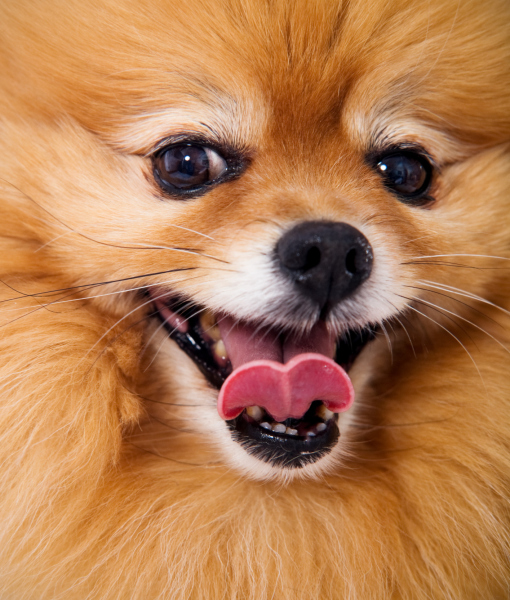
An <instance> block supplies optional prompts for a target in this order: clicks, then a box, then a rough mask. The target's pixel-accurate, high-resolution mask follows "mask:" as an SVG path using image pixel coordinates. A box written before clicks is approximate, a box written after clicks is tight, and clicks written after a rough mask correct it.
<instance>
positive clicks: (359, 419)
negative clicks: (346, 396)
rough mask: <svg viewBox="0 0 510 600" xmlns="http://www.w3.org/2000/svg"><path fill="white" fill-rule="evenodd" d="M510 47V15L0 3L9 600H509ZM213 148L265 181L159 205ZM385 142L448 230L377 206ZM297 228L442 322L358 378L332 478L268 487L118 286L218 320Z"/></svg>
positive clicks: (402, 3) (431, 8)
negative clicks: (168, 297)
mask: <svg viewBox="0 0 510 600" xmlns="http://www.w3.org/2000/svg"><path fill="white" fill-rule="evenodd" d="M509 25H510V14H509V5H508V3H507V2H505V1H504V0H501V1H500V0H486V1H484V2H475V1H471V0H459V2H456V1H455V2H450V1H449V0H431V1H430V2H421V1H418V0H416V1H414V0H392V1H391V2H388V1H386V0H384V1H382V0H368V1H365V0H350V1H349V0H343V1H341V0H338V1H332V0H299V1H296V2H294V1H291V0H275V1H274V2H265V1H263V0H228V1H226V0H209V1H208V2H200V1H198V0H189V1H187V2H182V3H177V2H170V1H169V0H159V1H155V0H143V1H140V0H137V1H134V0H100V1H98V2H83V1H80V2H78V1H77V0H69V1H67V2H61V1H58V0H44V1H39V0H38V1H37V2H34V1H31V0H16V1H11V2H3V4H2V7H1V9H0V40H1V45H0V115H1V117H0V118H1V120H0V242H1V256H2V259H1V262H0V279H1V280H2V282H3V285H2V286H1V288H0V294H1V300H2V301H3V303H2V304H1V305H0V306H1V310H0V318H1V320H2V323H1V324H2V328H1V329H0V385H1V401H0V415H1V416H0V423H1V427H0V462H1V471H0V489H1V493H0V516H1V517H0V518H1V527H0V597H1V598H2V600H25V599H27V600H28V599H37V600H43V599H45V600H46V599H48V600H49V599H51V600H56V599H60V598H62V599H65V600H85V599H101V600H106V599H108V600H110V599H112V600H113V599H115V600H121V599H126V600H127V599H129V600H149V599H151V600H152V599H154V600H155V599H156V598H168V599H172V600H178V599H185V598H186V599H203V598H211V599H219V598H231V599H234V598H236V599H243V600H249V599H252V600H262V599H266V598H275V599H278V600H286V599H291V598H292V599H295V598H299V599H303V600H312V599H320V600H326V599H331V600H344V599H347V598H349V599H352V600H384V599H392V600H403V599H412V600H424V599H432V598H433V599H440V598H448V599H452V600H453V599H455V600H478V599H481V598H483V599H499V600H503V599H505V598H508V597H509V594H510V590H509V584H508V582H509V581H510V568H509V551H510V520H509V502H510V441H509V440H510V394H509V392H510V384H509V376H508V372H509V363H510V361H509V353H508V349H507V348H506V347H504V346H508V344H509V342H510V340H509V337H510V335H509V331H510V316H509V313H508V312H506V311H508V310H510V283H509V282H510V280H509V276H508V273H509V270H508V269H509V268H510V263H509V262H508V261H509V259H510V196H509V190H510V153H509V143H510V101H509V96H510V37H509V32H510V27H509ZM204 123H205V125H204ZM204 127H205V128H207V127H209V128H212V129H213V130H214V132H215V134H216V135H217V136H218V137H219V138H222V139H225V138H226V139H230V140H233V141H235V142H236V143H237V144H238V145H244V146H245V147H246V149H247V151H248V152H249V153H251V154H250V155H251V160H252V162H251V166H250V168H249V169H248V170H247V172H246V173H245V174H244V175H243V176H242V177H241V178H240V179H238V180H237V181H233V182H229V183H226V184H223V185H222V186H218V187H217V188H215V189H214V190H212V191H211V192H210V193H209V194H208V195H206V196H204V197H202V198H200V199H199V200H193V201H189V202H187V201H175V200H171V199H168V198H165V197H163V195H162V194H161V192H160V191H159V190H158V188H157V186H156V184H155V183H154V181H153V179H152V174H151V168H150V160H148V159H147V158H146V157H145V155H146V153H147V152H149V151H150V149H151V148H152V147H154V145H155V144H156V143H158V142H159V141H160V140H161V139H163V138H164V137H166V136H168V135H170V134H172V133H175V132H183V131H184V132H188V131H191V132H200V131H201V128H202V129H203V128H204ZM374 135H378V136H379V137H386V138H388V139H396V140H397V141H399V140H400V141H402V140H404V141H408V142H410V141H411V142H415V141H418V142H420V143H421V144H422V145H423V146H424V147H425V148H426V149H427V150H428V152H429V153H430V154H431V155H432V156H433V158H434V159H435V160H436V162H437V163H438V165H439V175H438V176H437V178H436V180H435V183H434V190H433V195H434V196H435V198H436V203H435V204H434V205H433V206H432V207H431V208H430V209H417V208H413V207H408V206H405V205H403V204H401V203H399V202H397V201H396V200H395V198H394V197H392V196H391V194H389V193H388V192H387V191H385V190H384V189H383V187H382V186H381V185H380V182H379V180H378V178H377V176H376V175H375V174H374V173H373V171H372V170H371V169H370V168H369V167H368V166H367V165H366V164H365V162H364V154H365V152H366V151H367V149H368V148H369V147H370V145H371V143H372V142H373V137H374ZM306 218H325V219H335V220H346V221H347V222H352V223H359V224H362V225H363V227H364V228H365V229H364V230H365V231H366V232H368V234H369V236H370V239H371V241H372V243H373V245H374V247H375V248H376V250H377V251H379V250H380V252H381V253H382V254H381V256H383V255H384V257H385V258H384V260H385V261H386V263H385V264H386V265H387V268H388V270H389V271H388V272H391V273H393V274H395V273H396V274H398V277H397V275H395V277H394V278H393V279H392V280H391V281H390V283H389V284H388V285H389V286H390V287H391V286H393V288H392V290H393V289H394V291H395V293H398V294H400V295H405V296H417V297H418V298H419V299H421V301H422V304H414V305H413V306H414V307H415V308H416V309H418V310H422V311H423V312H424V313H425V315H426V316H422V315H418V314H417V313H416V312H413V311H412V310H409V309H408V310H404V308H405V306H404V305H405V302H404V301H403V300H402V301H401V305H400V306H399V307H398V308H401V309H402V310H403V311H404V313H403V314H402V315H401V316H400V319H401V321H402V323H403V325H404V326H405V328H406V329H407V330H408V332H409V334H410V336H411V338H412V341H413V346H414V352H415V353H416V356H414V355H413V349H412V348H411V345H410V343H409V339H408V337H407V335H406V333H405V332H404V330H403V328H402V327H400V326H399V325H398V323H397V322H396V321H393V325H394V331H393V332H392V331H391V329H390V328H388V335H389V336H390V337H391V344H392V350H393V354H392V357H390V353H389V350H388V346H387V344H386V340H385V339H384V336H382V337H381V338H380V339H378V340H377V341H376V342H374V344H373V345H372V346H371V347H370V348H367V350H366V351H365V352H364V353H363V355H362V356H361V357H360V358H359V359H358V360H357V361H356V364H355V367H354V370H353V381H354V384H355V388H356V391H357V399H356V405H355V408H354V409H353V414H354V417H353V420H352V423H351V425H350V427H349V428H348V431H346V432H345V439H346V444H347V445H346V448H347V450H346V451H345V452H344V454H343V456H342V457H341V459H340V460H338V461H337V462H336V463H335V464H334V465H333V466H332V467H330V469H329V472H326V473H324V474H323V475H322V476H321V477H319V478H315V479H313V478H309V479H299V478H296V479H294V480H293V481H290V482H287V483H286V482H285V481H284V480H283V479H278V478H276V479H274V480H273V481H253V480H251V479H250V478H248V477H246V476H245V475H244V474H243V473H241V472H237V471H236V470H235V469H233V468H232V467H230V466H229V465H228V464H227V462H226V458H225V453H224V452H223V451H222V449H221V448H220V447H219V446H218V444H217V443H216V439H215V435H214V432H212V431H209V430H202V429H201V426H200V425H199V426H195V425H194V423H195V422H196V421H195V417H196V414H197V411H200V410H202V409H201V408H196V407H193V404H194V402H193V400H194V398H195V397H198V398H209V397H210V396H211V392H210V391H209V390H208V389H207V386H206V385H205V383H204V381H203V378H202V377H201V376H200V375H199V374H198V371H197V370H196V369H195V368H194V367H193V366H192V365H190V364H189V361H188V359H187V358H185V357H184V355H182V354H181V353H180V352H179V351H177V350H175V349H174V348H173V347H171V344H170V343H167V342H165V340H164V336H162V335H160V334H159V337H158V334H156V335H155V336H154V337H153V338H152V339H151V336H152V335H153V334H154V331H155V325H154V323H153V321H152V320H143V317H145V316H146V314H147V310H148V308H147V306H146V305H144V306H142V304H143V301H141V300H140V298H139V297H138V296H136V295H135V293H134V292H133V293H132V292H129V293H123V294H120V293H116V292H120V291H122V290H128V289H132V288H137V287H139V286H146V285H151V284H155V283H161V282H169V283H168V285H170V286H171V288H172V289H177V290H181V291H184V292H187V293H188V294H190V295H191V296H192V297H193V298H195V299H196V301H200V302H201V303H204V304H206V305H208V306H210V307H211V308H212V309H215V310H218V309H221V308H222V304H221V303H222V302H223V300H222V299H221V298H219V296H218V294H216V293H215V290H217V289H218V286H220V285H221V286H223V287H224V288H226V289H236V286H237V285H238V283H237V279H236V277H237V275H236V273H233V272H231V271H229V270H228V268H227V267H228V265H229V264H230V265H231V264H233V261H235V260H238V262H237V263H235V264H241V263H240V261H241V259H239V258H238V257H239V256H241V255H242V254H243V252H248V250H247V249H250V252H252V254H256V248H258V246H257V244H269V243H272V241H274V240H276V239H277V236H278V235H280V233H281V231H282V230H283V229H284V228H285V227H287V226H288V225H289V224H291V223H293V222H295V221H299V220H302V219H306ZM189 230H196V231H198V232H200V234H205V235H206V236H210V237H205V236H204V235H200V234H196V233H193V232H190V231H189ZM211 238H214V240H213V239H211ZM148 246H151V247H152V248H148ZM154 246H155V247H156V248H154ZM162 247H164V248H162ZM171 247H179V248H193V249H195V250H196V251H197V253H198V254H190V253H183V252H180V251H178V250H171V249H169V248H171ZM165 248H166V249H165ZM466 254H467V255H483V257H482V258H477V257H473V256H460V255H466ZM204 255H207V256H204ZM431 255H440V256H441V255H448V256H446V257H445V258H442V259H437V258H436V259H430V260H428V261H427V260H419V259H415V257H418V256H431ZM211 256H213V257H215V258H216V259H220V261H224V262H219V261H218V260H215V259H212V258H208V257H211ZM490 257H502V258H490ZM241 258H242V257H241ZM440 261H444V262H445V263H446V264H437V263H439V262H440ZM452 263H455V264H456V265H457V266H454V265H453V264H452ZM459 264H461V265H463V267H461V266H458V265H459ZM178 268H196V270H195V271H189V272H187V271H181V272H174V273H168V274H161V275H147V274H151V273H158V272H162V271H165V270H168V269H178ZM122 278H132V279H131V280H127V281H123V282H121V283H111V284H108V285H103V286H101V287H94V288H89V287H88V286H89V285H91V284H95V283H99V282H108V281H113V280H118V279H122ZM423 280H428V281H434V282H437V283H440V284H443V286H444V285H451V286H455V287H456V288H460V289H462V290H466V291H467V292H469V293H471V294H474V295H478V296H481V297H482V298H483V299H485V301H486V302H485V303H484V302H480V301H475V300H474V299H473V298H469V297H461V296H454V295H453V294H451V293H448V291H447V290H446V288H444V287H443V288H442V291H441V290H437V289H436V290H435V292H434V291H430V288H429V291H426V290H425V287H426V286H424V285H423V283H420V282H422V281H423ZM73 286H83V287H80V288H77V289H76V288H74V287H73ZM215 286H216V287H215ZM406 286H414V288H416V287H420V288H422V289H421V290H418V289H412V288H407V287H406ZM68 288H73V289H68ZM52 290H59V291H56V292H51V291H52ZM27 294H28V296H27ZM106 294H110V295H106ZM91 295H93V296H94V295H95V296H97V297H93V298H91V299H89V296H91ZM100 295H102V296H100ZM13 298H17V299H16V300H12V299H13ZM455 298H457V300H456V299H455ZM69 300H72V301H71V302H64V301H69ZM458 300H461V301H462V302H464V303H465V304H462V303H460V302H459V301H458ZM424 302H430V303H434V304H438V305H439V306H440V307H442V308H443V309H446V310H449V311H451V312H452V313H455V315H459V316H460V319H459V317H454V316H452V315H451V314H450V313H445V312H438V311H437V310H433V308H429V307H428V306H427V305H426V304H424ZM497 307H501V308H497ZM390 309H391V307H390ZM462 319H464V320H462ZM432 320H434V321H438V322H439V325H435V324H434V322H433V321H432ZM468 321H469V322H471V324H470V323H469V322H468ZM495 321H497V322H498V323H499V325H498V324H496V323H495ZM446 330H449V331H450V333H449V332H448V331H446ZM454 336H455V337H454ZM149 339H151V341H150V343H149V344H148V341H149ZM460 342H462V345H461V343H460ZM163 343H166V345H165V346H164V350H162V351H161V352H157V349H158V346H159V345H160V344H163ZM147 344H148V345H147ZM207 394H209V396H207ZM201 401H202V402H204V403H205V401H204V400H201ZM158 402H176V403H177V404H188V405H191V407H187V408H186V407H185V406H184V407H180V406H174V407H172V406H168V405H162V404H158ZM209 404H210V408H211V410H212V411H214V398H213V397H212V396H211V397H210V402H209ZM204 410H205V409H204ZM211 414H213V413H212V412H211ZM211 418H212V417H211Z"/></svg>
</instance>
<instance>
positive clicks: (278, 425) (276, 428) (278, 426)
mask: <svg viewBox="0 0 510 600" xmlns="http://www.w3.org/2000/svg"><path fill="white" fill-rule="evenodd" d="M286 430H287V428H286V427H285V425H284V424H283V423H276V425H273V431H274V432H275V433H285V431H286Z"/></svg>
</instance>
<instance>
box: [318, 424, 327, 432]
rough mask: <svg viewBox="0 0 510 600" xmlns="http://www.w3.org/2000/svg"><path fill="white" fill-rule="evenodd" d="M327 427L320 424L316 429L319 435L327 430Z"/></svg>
mask: <svg viewBox="0 0 510 600" xmlns="http://www.w3.org/2000/svg"><path fill="white" fill-rule="evenodd" d="M326 427H327V425H326V423H319V424H318V425H317V426H316V427H315V429H316V431H317V432H318V433H320V432H321V431H324V430H325V429H326Z"/></svg>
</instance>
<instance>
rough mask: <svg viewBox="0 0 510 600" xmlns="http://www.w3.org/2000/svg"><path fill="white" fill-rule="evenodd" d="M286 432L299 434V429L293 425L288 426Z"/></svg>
mask: <svg viewBox="0 0 510 600" xmlns="http://www.w3.org/2000/svg"><path fill="white" fill-rule="evenodd" d="M285 433H288V434H289V435H297V434H298V430H297V429H292V428H291V427H287V429H286V430H285Z"/></svg>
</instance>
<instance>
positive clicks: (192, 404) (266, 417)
mask: <svg viewBox="0 0 510 600" xmlns="http://www.w3.org/2000/svg"><path fill="white" fill-rule="evenodd" d="M152 316H153V319H152V329H153V331H152V333H151V343H152V344H153V346H154V348H155V352H156V360H155V362H154V368H155V369H156V370H157V371H158V373H159V374H161V375H160V378H161V379H162V380H166V383H167V385H165V386H163V389H166V390H168V394H167V395H168V397H171V398H172V401H173V403H174V404H177V405H178V406H179V407H180V411H181V415H183V416H184V419H186V418H187V417H188V415H189V418H190V419H191V420H192V423H193V429H194V431H195V432H196V433H198V434H199V435H200V436H202V440H203V439H204V437H205V438H207V443H208V444H209V445H210V446H211V447H213V448H215V449H216V450H217V451H218V452H219V454H220V455H221V460H222V462H225V463H226V464H227V465H229V466H230V467H233V468H234V469H235V470H236V471H237V472H238V473H241V474H242V475H243V476H246V477H249V478H252V479H259V480H278V481H279V482H282V483H285V482H290V481H292V480H294V479H296V478H317V477H320V476H323V475H326V474H327V473H328V472H331V471H333V470H334V469H335V468H337V467H338V466H339V465H340V464H341V463H342V461H343V460H344V459H345V457H346V456H347V455H348V447H349V445H350V443H349V439H350V433H351V421H352V418H353V417H352V414H353V409H351V410H349V411H347V412H340V411H332V410H329V408H328V406H329V405H328V403H327V401H324V402H323V401H321V399H320V398H316V399H315V400H313V401H312V402H311V403H310V404H309V406H308V408H307V409H306V410H304V412H303V414H299V415H292V416H288V417H286V418H282V417H281V416H280V417H279V418H278V419H276V418H274V417H273V416H272V415H271V413H270V411H269V409H267V407H264V405H263V404H262V403H261V404H260V405H258V404H253V405H250V406H246V407H245V408H243V409H242V410H240V411H237V412H238V414H236V415H235V416H233V417H232V418H227V417H225V415H223V418H222V416H220V414H219V413H220V412H221V410H220V409H219V406H218V396H219V395H220V396H221V389H222V387H224V383H225V381H226V380H228V378H229V376H230V375H231V374H232V372H233V370H234V369H233V367H232V364H231V361H230V360H229V357H228V355H227V354H226V352H225V344H224V341H223V339H222V338H221V336H220V333H219V327H218V325H217V321H216V320H217V319H218V318H225V315H221V316H220V315H214V314H212V313H211V312H209V311H206V310H204V308H203V307H199V306H197V305H195V304H193V303H190V302H188V301H186V302H182V299H178V298H177V299H176V297H172V296H168V297H165V299H164V301H163V302H161V301H155V302H153V306H152ZM255 329H256V325H255ZM274 331H275V332H276V331H277V329H276V328H275V330H274ZM272 333H273V332H272V331H271V330H267V328H266V330H265V334H264V335H266V336H270V335H271V334H272ZM275 335H276V334H275ZM282 335H285V334H282V333H281V331H280V330H279V329H278V336H279V338H280V339H281V338H282ZM374 337H375V329H374V327H372V326H366V327H364V328H359V329H356V330H350V331H347V332H343V334H342V335H340V336H338V337H337V338H336V343H335V348H334V360H335V362H336V363H337V364H338V365H339V366H340V367H341V368H342V369H343V370H344V371H345V372H350V371H351V369H352V368H353V366H354V365H355V364H356V368H355V369H354V370H358V367H359V362H360V360H362V358H360V357H359V355H360V354H361V353H362V351H363V350H364V348H365V347H366V346H367V345H368V344H369V343H370V342H372V340H373V339H374ZM164 395H165V394H164ZM165 397H166V396H165ZM167 399H168V398H167ZM176 399H177V400H176ZM161 400H162V401H164V399H163V398H162V399H161ZM170 404H171V403H169V405H170ZM186 407H189V409H188V408H186Z"/></svg>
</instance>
